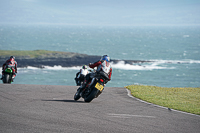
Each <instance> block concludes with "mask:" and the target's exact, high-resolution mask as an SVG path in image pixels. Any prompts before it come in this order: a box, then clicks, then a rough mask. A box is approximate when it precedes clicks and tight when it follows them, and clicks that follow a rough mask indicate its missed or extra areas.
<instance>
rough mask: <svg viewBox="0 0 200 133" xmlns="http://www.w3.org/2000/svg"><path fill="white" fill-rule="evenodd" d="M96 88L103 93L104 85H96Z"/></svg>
mask: <svg viewBox="0 0 200 133" xmlns="http://www.w3.org/2000/svg"><path fill="white" fill-rule="evenodd" d="M95 88H97V89H98V90H100V91H102V90H103V85H101V84H99V83H98V82H97V84H96V85H95Z"/></svg>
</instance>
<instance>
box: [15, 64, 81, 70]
mask: <svg viewBox="0 0 200 133" xmlns="http://www.w3.org/2000/svg"><path fill="white" fill-rule="evenodd" d="M18 69H19V70H20V69H27V70H38V69H43V70H80V69H81V66H73V67H62V66H56V65H55V66H53V67H51V66H43V68H37V67H32V66H28V67H25V68H18Z"/></svg>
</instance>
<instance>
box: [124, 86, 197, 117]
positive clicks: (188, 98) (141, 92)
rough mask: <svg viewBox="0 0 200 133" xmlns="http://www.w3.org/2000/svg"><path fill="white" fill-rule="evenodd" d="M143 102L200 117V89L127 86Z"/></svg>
mask: <svg viewBox="0 0 200 133" xmlns="http://www.w3.org/2000/svg"><path fill="white" fill-rule="evenodd" d="M126 88H127V89H129V90H130V91H131V94H132V95H133V96H134V97H136V98H139V99H141V100H144V101H147V102H149V103H153V104H157V105H160V106H164V107H167V108H171V109H175V110H180V111H184V112H188V113H193V114H197V115H200V88H191V87H189V88H167V87H157V86H145V85H129V86H126Z"/></svg>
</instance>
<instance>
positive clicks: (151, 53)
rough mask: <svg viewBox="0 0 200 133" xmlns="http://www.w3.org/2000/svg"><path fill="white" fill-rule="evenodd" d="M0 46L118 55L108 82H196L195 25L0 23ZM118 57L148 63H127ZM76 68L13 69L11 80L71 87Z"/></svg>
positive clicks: (199, 57) (198, 29)
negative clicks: (14, 71)
mask: <svg viewBox="0 0 200 133" xmlns="http://www.w3.org/2000/svg"><path fill="white" fill-rule="evenodd" d="M0 50H50V51H64V52H75V53H81V54H88V55H99V56H101V55H105V54H107V55H109V56H110V58H111V59H117V60H121V61H119V62H118V63H115V64H114V63H113V62H111V65H112V69H113V73H112V77H111V81H110V82H108V83H107V85H106V86H107V87H125V86H128V85H132V84H139V85H152V86H160V87H200V26H87V25H82V26H81V25H56V24H35V25H33V24H32V25H31V24H27V25H19V24H14V25H11V24H9V25H7V24H1V25H0ZM10 54H11V55H14V53H10ZM123 60H142V61H150V62H144V63H133V64H126V63H125V62H124V61H123ZM16 61H17V57H16ZM91 63H92V62H91ZM86 65H87V64H86ZM80 68H81V66H73V67H62V66H57V65H56V64H55V66H54V67H50V66H45V67H44V68H36V67H32V66H28V67H26V68H18V73H17V76H16V78H15V80H14V82H13V83H12V84H38V85H64V86H76V84H75V80H74V78H75V75H76V73H77V72H78V71H79V69H80ZM0 69H1V68H0ZM0 76H1V75H0ZM0 84H2V82H1V83H0Z"/></svg>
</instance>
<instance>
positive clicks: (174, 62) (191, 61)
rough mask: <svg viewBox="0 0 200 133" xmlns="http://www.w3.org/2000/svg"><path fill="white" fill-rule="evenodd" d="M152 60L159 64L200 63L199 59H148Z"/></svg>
mask: <svg viewBox="0 0 200 133" xmlns="http://www.w3.org/2000/svg"><path fill="white" fill-rule="evenodd" d="M150 61H152V62H157V63H160V64H166V63H170V64H200V60H190V59H187V60H150Z"/></svg>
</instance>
